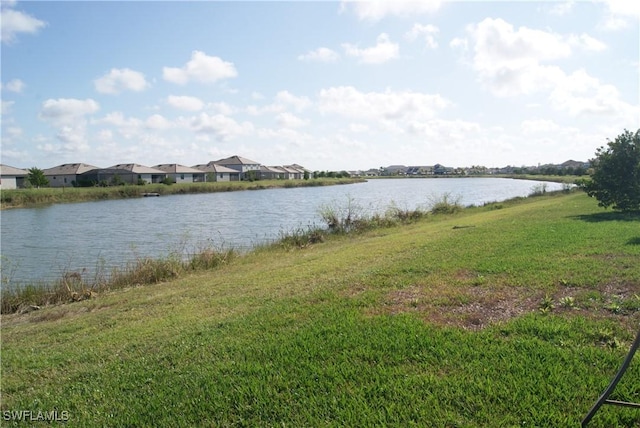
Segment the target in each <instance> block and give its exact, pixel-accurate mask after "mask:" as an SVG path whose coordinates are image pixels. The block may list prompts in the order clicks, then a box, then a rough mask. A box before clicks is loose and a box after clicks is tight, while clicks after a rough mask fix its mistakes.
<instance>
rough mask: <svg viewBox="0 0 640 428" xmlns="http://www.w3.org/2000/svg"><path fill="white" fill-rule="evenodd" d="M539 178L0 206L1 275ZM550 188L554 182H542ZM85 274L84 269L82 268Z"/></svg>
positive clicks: (258, 235) (230, 243) (486, 192)
mask: <svg viewBox="0 0 640 428" xmlns="http://www.w3.org/2000/svg"><path fill="white" fill-rule="evenodd" d="M540 184H541V182H534V181H526V180H513V179H505V178H450V179H417V178H416V179H375V180H369V181H368V182H366V183H358V184H349V185H339V186H325V187H301V188H290V189H267V190H252V191H237V192H223V193H208V194H193V195H172V196H162V197H159V198H139V199H121V200H111V201H96V202H83V203H74V204H58V205H50V206H45V207H38V208H26V209H11V210H4V211H1V212H0V225H1V229H0V232H1V236H0V237H1V240H0V245H1V247H0V254H1V261H2V265H1V270H0V274H1V275H2V284H3V285H4V284H21V283H26V282H30V281H44V282H51V281H54V280H56V279H58V278H60V277H61V275H62V273H63V272H65V271H82V270H83V269H85V271H86V272H87V273H86V274H83V277H84V278H85V279H88V280H90V279H91V278H92V276H91V275H92V272H95V270H96V269H99V270H100V269H102V270H103V271H104V270H106V271H107V272H108V271H110V270H111V267H114V266H123V265H125V264H126V263H127V262H131V261H132V260H135V259H136V258H142V257H154V258H155V257H164V256H167V255H168V254H169V253H170V252H180V253H194V252H197V251H198V250H199V249H202V248H205V247H214V248H217V249H229V248H233V249H236V250H247V249H250V248H251V247H253V246H255V245H257V244H261V243H265V242H268V241H273V240H276V239H278V238H279V237H280V236H281V235H282V234H283V233H287V232H291V231H293V230H295V229H298V228H305V229H306V227H307V226H321V227H324V224H323V223H322V220H321V217H320V215H319V212H320V209H321V208H322V207H325V206H332V207H337V208H344V207H346V206H347V204H348V203H349V202H351V203H352V204H353V205H355V206H356V207H358V209H359V210H360V211H361V212H363V213H365V214H371V213H373V212H376V211H384V210H385V209H387V208H388V207H389V206H390V205H391V204H395V205H396V206H397V207H398V208H401V209H415V208H424V209H427V208H429V205H430V202H431V201H433V200H435V199H438V198H439V197H440V196H441V195H443V194H446V193H449V194H451V195H452V196H453V197H454V198H459V200H460V203H461V204H462V205H482V204H484V203H487V202H493V201H502V200H506V199H509V198H513V197H516V196H527V195H529V194H530V193H532V191H533V189H534V187H535V186H539V185H540ZM546 186H547V190H549V191H552V190H560V189H562V185H561V184H558V183H546ZM85 275H86V276H85Z"/></svg>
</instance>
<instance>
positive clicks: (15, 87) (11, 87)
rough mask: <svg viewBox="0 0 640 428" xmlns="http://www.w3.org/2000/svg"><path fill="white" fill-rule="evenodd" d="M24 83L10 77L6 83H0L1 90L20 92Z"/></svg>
mask: <svg viewBox="0 0 640 428" xmlns="http://www.w3.org/2000/svg"><path fill="white" fill-rule="evenodd" d="M24 87H25V84H24V82H23V81H22V80H20V79H11V80H9V81H8V82H7V83H5V84H3V85H2V89H3V90H7V91H9V92H15V93H18V94H19V93H20V92H22V90H23V89H24Z"/></svg>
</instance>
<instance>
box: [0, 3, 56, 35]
mask: <svg viewBox="0 0 640 428" xmlns="http://www.w3.org/2000/svg"><path fill="white" fill-rule="evenodd" d="M2 3H3V5H2V6H3V7H2V9H0V21H2V30H1V31H0V33H1V36H0V37H1V38H2V43H12V42H14V41H15V40H16V38H17V35H18V34H19V33H27V34H35V33H37V32H38V31H40V29H42V28H43V27H44V26H45V25H46V23H45V22H44V21H41V20H39V19H37V18H34V17H33V16H31V15H28V14H26V13H24V12H20V11H17V10H13V9H9V8H7V7H5V6H9V5H7V4H5V2H4V1H3V2H2ZM14 4H15V3H13V4H11V6H13V5H14Z"/></svg>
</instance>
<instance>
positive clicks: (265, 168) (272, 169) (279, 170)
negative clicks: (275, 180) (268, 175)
mask: <svg viewBox="0 0 640 428" xmlns="http://www.w3.org/2000/svg"><path fill="white" fill-rule="evenodd" d="M260 171H261V172H275V173H277V174H282V173H284V172H285V170H284V169H283V168H282V167H280V166H265V165H260Z"/></svg>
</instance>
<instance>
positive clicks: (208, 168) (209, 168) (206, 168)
mask: <svg viewBox="0 0 640 428" xmlns="http://www.w3.org/2000/svg"><path fill="white" fill-rule="evenodd" d="M193 168H195V169H198V170H200V171H203V172H217V173H219V174H221V173H225V172H227V173H230V174H239V173H240V172H239V171H238V170H235V169H231V168H227V167H226V166H223V165H217V164H215V163H213V162H209V163H207V164H201V165H194V166H193Z"/></svg>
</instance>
